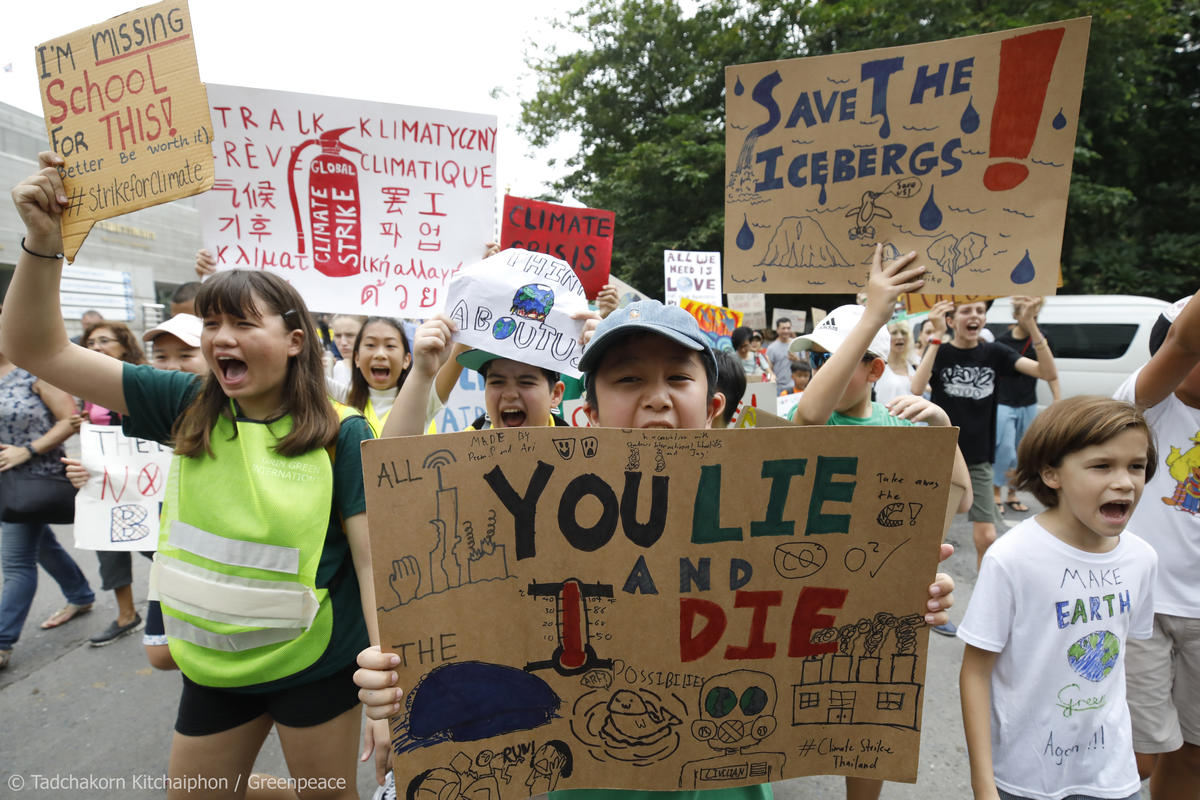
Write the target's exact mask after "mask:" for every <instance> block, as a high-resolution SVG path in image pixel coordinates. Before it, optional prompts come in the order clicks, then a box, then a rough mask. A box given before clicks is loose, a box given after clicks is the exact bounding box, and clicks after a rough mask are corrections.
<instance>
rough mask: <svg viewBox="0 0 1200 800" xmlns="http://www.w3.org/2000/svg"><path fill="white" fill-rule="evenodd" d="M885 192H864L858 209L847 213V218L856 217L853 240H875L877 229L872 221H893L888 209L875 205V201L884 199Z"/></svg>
mask: <svg viewBox="0 0 1200 800" xmlns="http://www.w3.org/2000/svg"><path fill="white" fill-rule="evenodd" d="M884 194H885V193H884V192H872V191H870V190H867V191H865V192H863V196H862V202H861V203H860V204H859V206H858V208H855V209H851V210H850V211H847V212H846V216H847V217H855V218H856V219H855V223H856V224H855V226H854V227H853V228H851V229H850V238H851V239H862V238H874V237H875V227H874V226H873V225H871V220H873V219H875V218H876V217H883V218H884V219H891V218H892V212H890V211H888V210H887V209H886V208H884V207H883V206H880V205H876V204H875V200H876V199H877V198H879V197H882V196H883V195H884Z"/></svg>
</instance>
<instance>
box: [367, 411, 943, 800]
mask: <svg viewBox="0 0 1200 800" xmlns="http://www.w3.org/2000/svg"><path fill="white" fill-rule="evenodd" d="M601 408H602V409H603V406H601ZM955 439H956V431H954V430H952V429H948V428H912V427H910V428H868V427H863V428H853V429H850V428H827V427H807V428H802V427H796V426H787V427H779V428H773V429H771V430H764V431H755V430H730V431H679V430H616V429H611V428H583V429H575V428H535V429H525V428H521V429H496V430H486V431H474V432H463V433H456V434H446V435H443V436H415V437H402V438H394V439H382V440H374V441H369V442H365V443H364V444H363V472H364V476H365V480H366V492H367V516H368V521H369V523H370V526H371V557H372V563H373V564H374V570H375V597H376V601H377V603H378V606H379V625H380V632H381V633H380V638H381V643H382V647H383V649H384V650H385V651H388V652H394V653H396V654H398V655H399V656H400V664H399V666H398V667H397V668H396V671H397V673H398V674H399V685H400V686H401V687H403V689H404V690H405V692H404V699H403V701H402V707H401V710H400V712H399V713H398V714H397V715H396V716H395V717H393V718H392V720H391V733H392V746H393V748H394V750H395V752H396V754H397V755H398V756H399V757H398V758H397V759H396V760H395V770H396V784H397V785H398V786H406V787H409V795H410V796H416V797H422V796H424V795H425V793H428V794H429V796H434V795H441V794H443V793H448V794H450V795H452V796H455V797H459V796H474V795H476V794H478V795H483V794H485V793H486V794H487V795H488V796H489V797H491V798H493V799H494V800H520V798H525V797H529V796H531V795H535V794H539V793H541V792H546V791H551V790H555V789H582V788H598V787H605V788H614V789H645V790H680V789H684V790H694V789H713V788H728V787H732V786H742V785H748V784H757V783H766V782H768V781H778V780H782V779H786V778H794V777H797V776H801V775H813V774H818V773H835V774H843V775H857V776H862V777H872V778H882V779H886V780H904V781H915V780H916V777H917V757H918V749H919V743H920V732H921V727H922V722H921V705H922V701H923V697H922V694H923V692H924V684H925V666H926V646H927V643H928V631H927V629H926V627H925V623H924V613H925V603H926V600H927V594H926V592H927V588H928V585H929V583H930V581H931V579H932V577H933V575H934V573H935V571H936V567H937V558H938V544H939V542H940V541H941V536H942V521H943V519H944V516H945V513H944V512H945V510H946V505H947V494H948V481H949V479H950V466H951V462H952V459H953V453H954V444H955ZM915 452H920V453H921V454H922V458H920V459H914V458H912V453H915ZM781 454H784V455H781ZM788 454H790V455H788ZM796 454H803V455H802V456H800V455H796ZM422 520H428V521H427V522H425V521H422Z"/></svg>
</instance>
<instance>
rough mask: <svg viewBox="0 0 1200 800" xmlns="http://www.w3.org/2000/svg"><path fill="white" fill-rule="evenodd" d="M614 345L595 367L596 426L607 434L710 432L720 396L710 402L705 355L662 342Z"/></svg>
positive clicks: (591, 412)
mask: <svg viewBox="0 0 1200 800" xmlns="http://www.w3.org/2000/svg"><path fill="white" fill-rule="evenodd" d="M650 336H652V337H653V338H652V339H650V340H648V337H642V336H639V337H634V338H630V339H628V340H627V341H625V342H622V343H619V344H614V345H613V346H612V348H611V349H610V350H609V351H608V352H606V353H605V354H604V356H603V358H602V359H601V360H600V363H599V364H598V365H597V367H596V376H595V393H596V397H595V404H594V405H592V404H589V405H588V406H587V415H588V419H589V420H590V421H591V423H592V425H597V426H603V427H606V428H709V427H711V426H712V421H713V419H714V418H715V417H716V416H717V414H719V413H721V409H722V408H724V405H725V401H724V399H723V398H722V396H721V395H719V394H718V395H714V396H713V398H712V399H711V400H710V399H708V376H707V374H706V373H705V370H704V362H703V361H702V360H701V355H700V353H698V352H697V351H695V350H690V349H688V348H686V347H684V346H683V345H681V344H679V343H677V342H674V341H672V340H670V339H667V338H666V337H664V336H658V335H654V334H651V335H650Z"/></svg>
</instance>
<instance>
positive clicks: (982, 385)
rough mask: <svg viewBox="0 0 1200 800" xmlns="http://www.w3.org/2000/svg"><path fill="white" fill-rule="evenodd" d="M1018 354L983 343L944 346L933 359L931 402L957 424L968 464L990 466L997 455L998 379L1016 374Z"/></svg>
mask: <svg viewBox="0 0 1200 800" xmlns="http://www.w3.org/2000/svg"><path fill="white" fill-rule="evenodd" d="M1017 358H1018V356H1017V354H1016V352H1015V351H1013V350H1009V349H1008V348H1007V347H1004V346H1002V345H997V344H993V343H991V342H980V343H979V344H978V345H976V346H975V347H972V348H970V349H969V350H961V349H959V348H957V347H955V346H954V345H951V344H944V345H942V346H941V347H939V348H938V351H937V354H936V355H935V356H934V359H933V374H932V375H931V376H930V379H929V385H930V388H931V395H930V399H931V400H933V402H935V403H937V404H938V405H939V406H941V407H942V408H943V409H945V411H946V413H947V414H948V415H949V416H950V422H951V423H952V424H954V425H957V426H958V428H959V432H958V447H959V449H960V450H962V454H963V458H965V459H966V461H967V463H968V464H979V463H982V462H985V461H986V462H988V463H990V462H991V461H992V458H993V456H994V455H995V452H996V377H997V376H1000V375H1002V376H1008V375H1013V374H1015V373H1016V363H1017Z"/></svg>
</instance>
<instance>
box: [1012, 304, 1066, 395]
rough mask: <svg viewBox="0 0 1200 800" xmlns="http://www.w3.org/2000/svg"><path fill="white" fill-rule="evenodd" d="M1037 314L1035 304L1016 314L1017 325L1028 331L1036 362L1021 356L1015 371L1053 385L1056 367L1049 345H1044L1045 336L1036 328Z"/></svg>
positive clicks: (1026, 305)
mask: <svg viewBox="0 0 1200 800" xmlns="http://www.w3.org/2000/svg"><path fill="white" fill-rule="evenodd" d="M1037 312H1038V305H1037V303H1026V304H1025V305H1023V306H1021V309H1020V311H1019V312H1018V314H1017V323H1018V324H1019V325H1020V326H1021V327H1022V328H1024V329H1025V330H1027V331H1029V338H1030V340H1031V341H1032V342H1033V349H1034V352H1036V353H1037V361H1034V360H1033V359H1032V358H1025V357H1024V356H1022V357H1021V358H1018V359H1017V365H1016V369H1017V372H1020V373H1021V374H1022V375H1028V376H1029V377H1031V378H1041V379H1042V380H1044V381H1046V382H1047V383H1053V382H1054V381H1057V380H1058V367H1056V366H1055V364H1054V353H1051V352H1050V345H1048V344H1046V336H1045V334H1043V333H1042V331H1041V329H1040V328H1038V324H1037Z"/></svg>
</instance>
